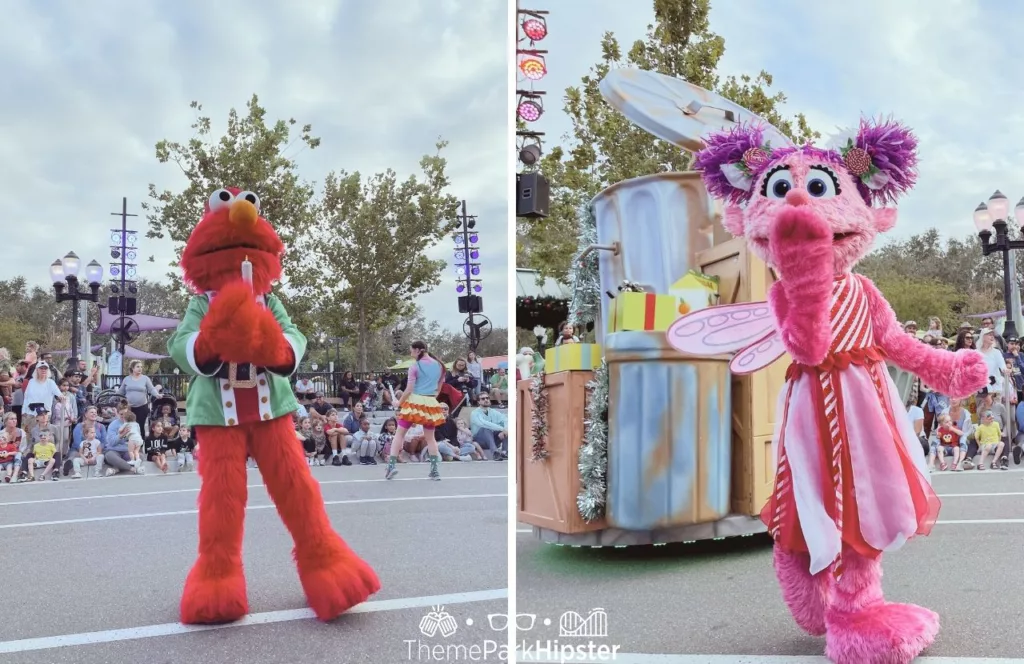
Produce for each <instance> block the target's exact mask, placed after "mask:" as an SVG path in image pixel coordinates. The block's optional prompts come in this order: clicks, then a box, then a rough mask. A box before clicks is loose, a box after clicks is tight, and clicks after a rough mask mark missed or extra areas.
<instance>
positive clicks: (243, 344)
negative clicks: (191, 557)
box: [167, 188, 380, 624]
mask: <svg viewBox="0 0 1024 664" xmlns="http://www.w3.org/2000/svg"><path fill="white" fill-rule="evenodd" d="M283 252H284V245H283V244H282V243H281V240H280V239H279V238H278V236H277V233H275V232H274V229H273V228H272V227H271V226H270V224H269V223H267V221H266V220H265V219H263V218H262V216H261V215H260V200H259V197H258V196H257V195H256V194H254V193H252V192H248V191H245V192H243V191H239V190H238V189H235V188H228V189H218V190H217V191H215V192H213V194H212V195H211V196H210V198H209V200H208V202H207V204H206V214H204V215H203V218H202V219H201V220H200V221H199V224H198V225H197V226H196V227H195V229H194V230H193V231H192V235H191V236H190V237H189V239H188V242H187V244H186V245H185V250H184V252H183V253H182V256H181V268H182V271H183V273H184V278H185V282H186V283H187V284H188V285H189V286H190V287H191V288H192V289H193V290H194V291H195V292H196V293H197V294H196V295H195V296H194V297H193V298H192V300H191V302H189V305H188V310H187V311H186V312H185V317H184V318H183V319H182V321H181V323H180V325H179V326H178V329H177V330H176V331H175V333H174V335H173V336H172V337H171V339H170V341H168V343H167V348H168V352H169V353H170V355H171V356H172V357H173V358H174V361H175V362H177V363H178V366H179V367H181V369H182V370H183V371H184V372H186V373H187V374H189V375H191V376H193V377H194V378H193V379H192V382H191V386H190V389H189V391H188V401H187V413H188V423H189V425H190V426H191V427H192V428H193V430H194V431H195V432H196V438H197V440H199V441H201V443H202V446H203V461H202V464H201V465H200V467H199V474H200V475H201V477H202V480H203V482H202V486H201V488H200V490H199V557H198V559H197V560H196V563H195V565H194V566H193V567H192V571H191V572H189V575H188V578H187V579H186V581H185V589H184V592H183V594H182V598H181V621H182V622H183V623H188V624H196V623H224V622H231V621H233V620H237V619H239V618H241V617H242V616H244V615H245V614H247V613H248V612H249V603H248V599H247V597H246V589H245V576H244V573H243V569H242V533H243V520H244V518H245V504H246V484H247V482H246V467H245V466H246V460H247V457H249V456H252V458H253V459H255V460H256V463H257V464H258V465H259V469H260V474H261V475H262V476H263V481H264V483H265V484H266V487H267V493H269V494H270V498H271V500H273V501H274V504H275V505H276V506H277V511H278V514H280V515H281V519H282V520H283V521H284V524H285V526H286V527H287V528H288V531H289V532H290V533H291V535H292V539H293V540H294V542H295V550H294V556H295V564H296V567H297V568H298V572H299V579H300V580H301V582H302V588H303V590H304V591H305V593H306V598H307V600H308V601H309V606H310V607H311V608H312V609H313V611H314V612H315V613H316V616H317V618H319V619H320V620H325V621H326V620H331V619H333V618H336V617H337V616H339V615H341V614H342V613H344V612H345V611H346V610H348V609H349V608H351V607H352V606H355V605H356V604H359V603H361V602H363V601H364V600H366V598H367V597H369V596H370V595H372V594H373V593H375V592H377V591H378V590H379V589H380V581H379V580H378V578H377V575H376V573H375V572H374V571H373V570H372V569H371V568H370V566H369V565H367V564H366V562H365V561H363V560H362V559H361V558H360V557H359V556H357V555H356V554H355V553H354V552H353V551H352V550H351V549H350V548H349V547H348V545H347V544H345V542H344V541H343V540H342V539H341V537H339V536H338V534H337V533H335V532H334V530H333V529H332V528H331V523H330V521H329V520H328V518H327V512H326V510H325V508H324V504H323V498H322V496H321V494H320V487H319V485H318V484H317V482H316V480H314V479H313V477H312V475H311V474H310V471H309V467H308V465H307V464H306V461H305V458H304V456H303V452H302V447H301V446H300V445H298V444H296V441H295V430H294V427H293V425H292V419H291V416H292V413H294V412H295V411H296V410H297V409H298V403H297V402H296V400H295V397H294V395H293V394H292V389H291V385H290V384H289V380H288V378H289V376H291V374H292V373H294V372H295V370H296V368H297V367H298V365H299V361H300V360H301V359H302V356H303V353H304V352H305V347H306V338H305V337H304V336H303V335H302V333H301V332H300V331H299V330H298V328H297V327H296V326H295V325H294V324H293V323H292V321H291V319H290V318H289V317H288V313H287V312H286V311H285V309H284V307H283V306H282V304H281V301H280V300H279V299H278V298H277V297H275V296H274V295H272V294H271V293H270V286H271V283H272V282H273V281H275V280H277V279H280V277H281V255H282V254H283ZM243 261H246V262H248V263H249V264H251V270H250V271H251V276H250V275H248V274H247V275H246V279H243V275H242V263H243ZM250 282H251V283H250Z"/></svg>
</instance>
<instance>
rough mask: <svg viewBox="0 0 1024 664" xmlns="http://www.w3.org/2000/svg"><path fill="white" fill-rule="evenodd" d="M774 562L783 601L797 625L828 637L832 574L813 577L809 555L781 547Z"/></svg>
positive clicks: (777, 546)
mask: <svg viewBox="0 0 1024 664" xmlns="http://www.w3.org/2000/svg"><path fill="white" fill-rule="evenodd" d="M773 558H774V559H773V562H774V565H775V575H776V576H777V577H778V579H779V587H780V588H781V589H782V599H783V601H784V602H785V603H786V606H787V607H789V612H790V613H791V614H792V615H793V619H794V620H795V621H796V624H797V625H799V626H800V629H802V630H804V631H805V632H807V633H808V634H811V635H812V636H821V635H822V634H824V633H825V606H826V603H827V602H828V597H829V579H828V572H827V571H826V572H823V573H820V574H818V575H816V576H812V575H811V573H810V566H811V557H810V556H809V555H807V554H806V553H792V552H789V551H786V550H785V549H783V548H782V547H780V546H779V545H778V544H776V545H775V551H774V556H773Z"/></svg>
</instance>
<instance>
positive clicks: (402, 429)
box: [384, 341, 461, 480]
mask: <svg viewBox="0 0 1024 664" xmlns="http://www.w3.org/2000/svg"><path fill="white" fill-rule="evenodd" d="M409 352H410V354H411V355H412V358H413V359H414V360H416V362H415V363H414V364H413V365H412V366H411V367H409V382H408V384H407V385H406V386H405V390H403V391H402V398H401V399H400V400H399V401H398V433H397V434H395V437H394V439H393V440H392V441H391V451H390V452H389V454H388V465H387V469H386V470H385V471H384V477H385V478H386V479H389V480H390V479H394V477H395V476H396V475H398V455H399V453H400V452H401V451H402V446H403V445H404V444H405V435H406V433H408V431H409V429H411V428H412V427H413V425H416V424H419V425H420V426H422V427H423V437H424V439H426V442H427V452H428V453H429V454H430V472H429V474H428V475H427V477H429V478H430V479H432V480H440V479H441V470H440V468H439V466H440V465H441V453H440V452H439V451H438V449H437V440H436V439H435V438H434V429H436V428H437V427H439V426H441V425H442V424H444V411H442V410H441V404H439V403H438V402H437V395H438V393H440V392H441V389H442V388H443V387H444V378H445V375H444V374H445V370H444V364H442V363H441V361H440V360H438V359H437V358H436V357H434V356H433V355H431V354H430V352H429V351H428V350H427V344H425V343H424V342H422V341H414V342H412V346H411V347H410V348H409ZM460 396H461V394H460Z"/></svg>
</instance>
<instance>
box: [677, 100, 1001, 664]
mask: <svg viewBox="0 0 1024 664" xmlns="http://www.w3.org/2000/svg"><path fill="white" fill-rule="evenodd" d="M916 150H917V141H916V139H915V137H914V136H913V134H912V133H911V132H910V131H909V130H908V129H906V128H905V127H903V126H901V125H900V124H898V123H895V122H892V121H888V120H883V121H878V122H874V121H862V122H861V123H860V126H859V129H858V130H855V131H852V132H850V133H849V134H848V135H847V136H845V137H840V138H839V139H837V140H836V141H835V142H834V143H833V146H831V147H830V148H828V149H821V148H817V147H813V146H810V145H804V146H801V147H781V148H780V147H773V146H771V145H769V144H766V143H765V142H764V140H763V133H762V130H761V128H760V127H758V126H756V125H747V126H738V127H736V128H734V129H732V130H731V131H728V132H724V133H719V134H716V135H712V136H710V137H708V138H707V139H706V148H705V149H704V150H702V151H701V152H700V153H698V155H697V158H696V161H695V168H696V169H697V170H699V171H701V172H702V174H703V179H704V182H705V184H706V185H707V188H708V190H709V191H710V192H711V194H712V195H714V196H716V197H718V198H721V199H724V200H725V201H726V206H725V214H724V220H723V223H724V226H725V228H726V229H727V230H728V231H729V232H730V233H732V234H733V235H735V236H743V237H745V238H746V241H747V244H748V246H749V248H750V250H751V251H753V252H754V254H755V255H757V256H758V257H759V258H761V259H762V260H764V261H765V262H766V263H768V264H769V265H770V266H772V267H773V268H774V269H775V271H776V274H777V276H778V281H777V282H776V283H774V284H772V286H771V289H770V290H769V292H768V302H767V304H766V303H764V302H756V303H745V304H736V305H724V306H720V307H712V308H709V309H704V310H702V311H700V312H697V313H695V314H691V315H689V316H685V317H683V318H681V319H680V320H678V321H677V322H676V323H675V324H674V325H673V326H672V328H671V329H670V330H669V332H668V338H669V341H670V343H671V344H672V345H673V346H675V347H676V348H678V349H680V350H685V351H687V352H689V353H696V354H700V355H712V354H721V353H723V352H737V355H736V356H735V357H734V358H733V360H732V362H731V364H730V367H731V368H732V370H733V371H734V372H735V373H740V374H742V373H750V372H751V371H755V370H757V369H760V368H763V367H765V366H767V365H769V364H771V363H772V362H774V361H775V360H776V359H778V358H779V357H780V356H781V355H782V354H784V353H787V352H788V353H789V354H790V356H791V357H792V358H793V364H792V365H791V366H790V368H789V371H788V373H787V376H786V383H785V385H784V387H783V390H782V393H781V394H780V401H779V408H780V413H779V418H778V421H779V422H780V424H779V428H778V430H777V431H776V435H775V437H774V442H775V458H776V460H777V464H778V465H777V469H776V476H775V489H774V492H773V495H772V496H771V498H770V500H769V501H768V504H767V505H766V506H765V508H764V510H763V511H762V513H761V518H762V520H763V521H764V523H765V525H766V526H767V527H768V531H769V533H770V534H771V535H772V537H773V538H774V540H775V547H774V566H775V571H776V573H777V576H778V580H779V584H780V586H781V589H782V596H783V599H784V601H785V602H786V604H787V606H788V607H789V610H790V612H791V613H792V615H793V617H794V618H795V620H796V622H797V624H798V625H799V626H800V627H801V628H803V629H804V630H805V631H807V632H808V633H810V634H814V635H825V654H826V655H827V656H828V657H829V658H830V659H831V660H832V661H834V662H836V663H837V664H883V663H884V664H905V663H907V662H910V661H911V660H912V659H914V657H916V656H917V655H918V654H919V653H920V652H921V651H922V650H923V649H924V648H926V647H928V645H930V644H931V643H932V641H933V640H934V639H935V636H936V634H937V633H938V629H939V617H938V615H936V614H935V613H934V612H932V611H930V610H928V609H926V608H922V607H919V606H915V605H912V604H896V603H890V602H887V601H885V600H884V599H883V596H882V585H881V579H882V567H881V559H882V555H881V554H882V552H883V551H894V550H896V549H898V548H900V547H901V546H902V545H903V543H904V542H906V541H907V540H908V539H910V538H911V537H913V536H915V535H926V534H928V532H929V531H930V530H931V527H932V524H934V522H935V520H936V518H937V516H938V511H939V500H938V498H937V497H936V495H935V493H934V491H933V490H932V488H931V484H930V482H929V479H928V474H927V469H926V466H925V458H924V455H923V453H922V450H921V444H920V442H919V441H918V439H917V436H916V435H915V434H914V429H913V427H912V425H911V424H910V422H909V420H908V418H907V413H906V410H905V409H904V408H903V406H902V403H901V400H900V398H899V395H898V393H897V391H896V388H895V386H894V385H893V383H892V380H891V379H890V377H889V374H888V371H887V370H886V365H885V361H886V360H888V361H889V362H892V363H893V364H895V365H897V366H899V367H902V368H903V369H905V370H907V371H909V372H912V373H914V374H916V375H918V376H920V378H921V380H922V381H923V382H925V383H927V384H929V385H931V386H932V387H933V388H934V389H935V390H936V391H938V392H940V393H942V394H948V395H950V396H953V397H963V396H967V395H969V394H971V393H973V392H976V391H977V390H979V389H981V388H982V387H983V386H984V385H985V384H986V382H987V379H988V373H987V370H986V367H985V360H984V358H983V357H982V356H981V354H980V353H977V352H975V351H960V352H956V353H951V352H948V351H942V350H938V349H933V348H931V347H929V346H928V345H926V344H923V343H920V342H919V341H918V340H917V339H916V338H915V337H913V336H911V335H908V334H906V333H905V332H904V331H903V330H902V329H901V328H900V325H899V323H898V322H897V320H896V315H895V314H894V313H893V310H892V308H891V307H890V306H889V304H888V303H887V302H886V300H885V298H884V297H883V296H882V293H881V292H879V290H878V289H877V288H876V287H875V285H874V284H873V283H872V282H871V281H870V280H869V279H867V278H866V277H864V276H861V275H857V274H853V273H852V272H851V270H852V268H853V266H854V265H855V264H856V263H857V262H858V261H859V260H860V259H861V258H862V257H863V256H864V255H865V254H866V253H867V252H868V251H869V249H870V248H871V246H872V243H873V242H874V239H875V236H876V235H877V234H878V233H881V232H885V231H888V230H890V229H891V228H892V227H893V226H894V225H895V223H896V209H895V208H893V207H885V205H886V204H887V203H894V202H895V201H896V199H897V197H898V196H899V195H900V194H903V193H905V192H906V191H908V190H909V189H910V188H911V187H912V186H913V185H914V182H915V180H916V177H917V173H916V165H917V156H916Z"/></svg>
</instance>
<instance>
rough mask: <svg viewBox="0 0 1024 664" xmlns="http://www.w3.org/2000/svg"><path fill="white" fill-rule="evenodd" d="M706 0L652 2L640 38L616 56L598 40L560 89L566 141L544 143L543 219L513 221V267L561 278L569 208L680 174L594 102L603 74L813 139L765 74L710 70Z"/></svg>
mask: <svg viewBox="0 0 1024 664" xmlns="http://www.w3.org/2000/svg"><path fill="white" fill-rule="evenodd" d="M709 12H710V0H654V16H655V22H654V24H653V25H650V26H648V28H647V35H646V37H645V38H644V39H642V40H637V41H636V42H634V43H633V46H632V47H631V48H630V49H629V50H628V51H627V52H625V53H624V52H623V49H622V47H621V46H620V45H619V42H618V40H617V39H616V38H615V36H614V35H613V34H612V33H611V32H607V33H605V35H604V37H603V39H602V40H601V60H600V61H599V62H598V63H597V64H595V65H594V66H593V67H591V69H590V72H589V73H588V74H587V75H585V76H584V77H583V78H582V79H581V81H580V85H579V86H576V87H570V88H568V89H567V90H566V91H565V98H564V101H565V108H564V110H565V113H566V114H568V116H569V118H570V120H571V121H572V126H573V131H572V136H570V137H567V138H568V141H567V143H566V144H565V145H564V146H560V145H551V146H549V147H548V148H547V154H546V155H545V156H544V157H543V159H542V160H541V164H540V171H541V172H542V173H543V174H544V175H545V177H547V179H548V181H549V182H550V184H551V209H550V216H549V217H547V218H546V219H519V220H518V221H517V228H516V231H517V242H516V264H517V265H518V266H519V267H530V268H533V269H536V270H539V271H540V272H541V273H542V275H543V276H553V277H556V278H559V279H565V278H566V275H567V274H568V268H569V261H570V259H571V257H572V253H573V252H574V251H575V249H576V237H577V227H576V218H575V217H576V211H577V209H578V207H579V206H580V205H581V204H583V203H584V202H586V201H589V200H590V199H591V198H593V197H594V196H595V195H597V194H598V193H599V192H600V191H601V190H602V189H604V188H605V187H607V186H609V185H611V184H614V183H616V182H619V181H621V180H626V179H629V178H634V177H639V176H642V175H650V174H653V173H659V172H666V171H685V170H686V169H687V168H688V167H689V165H690V159H691V155H690V154H689V153H687V152H684V151H682V150H680V149H679V148H677V147H676V146H674V145H671V144H669V143H666V142H664V141H661V140H659V139H656V138H654V137H653V136H651V135H650V134H648V133H647V132H646V131H644V130H643V129H640V128H638V127H636V126H634V125H633V124H632V123H630V121H629V120H627V119H626V118H625V117H624V116H622V115H621V114H620V113H619V112H618V111H616V110H615V109H613V108H612V107H611V106H609V105H608V104H607V103H606V102H605V101H604V99H603V98H602V97H601V93H600V90H599V88H598V86H599V85H600V83H601V80H602V79H603V78H604V77H605V75H606V74H607V73H608V71H609V70H611V69H615V68H620V67H634V68H639V69H647V70H651V71H656V72H659V73H662V74H667V75H669V76H676V77H679V78H682V79H683V80H686V81H688V82H690V83H693V84H695V85H698V86H700V87H702V88H706V89H709V90H714V91H716V92H718V93H719V94H721V95H723V96H724V97H726V98H728V99H731V100H733V101H735V102H736V103H738V104H739V105H740V106H743V107H744V108H747V109H749V110H751V111H753V112H754V113H756V114H758V115H760V116H761V117H763V118H765V119H766V120H768V121H769V122H771V123H772V124H773V125H774V126H776V127H777V128H779V129H780V130H781V131H782V132H783V133H785V134H786V135H788V136H790V137H791V138H793V139H794V140H796V141H798V142H804V141H806V140H808V139H810V138H812V137H816V136H817V134H815V133H814V132H812V131H811V129H810V128H809V127H808V125H807V122H806V120H805V118H804V116H803V115H797V116H796V117H795V118H794V119H792V120H789V119H786V118H785V117H784V116H783V115H782V114H781V110H780V109H781V107H782V105H783V104H784V103H785V101H786V96H785V95H784V94H783V93H781V92H775V93H772V92H770V88H771V86H772V76H771V75H770V74H769V73H767V72H764V71H762V72H760V73H758V74H757V75H755V76H750V75H742V76H739V77H735V76H728V77H725V78H724V79H723V78H722V77H720V76H719V74H718V73H717V68H718V63H719V60H720V59H721V57H722V55H723V54H724V53H725V40H724V39H723V38H722V37H721V36H719V35H717V34H715V33H714V32H712V31H711V28H710V25H709V21H708V14H709Z"/></svg>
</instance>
